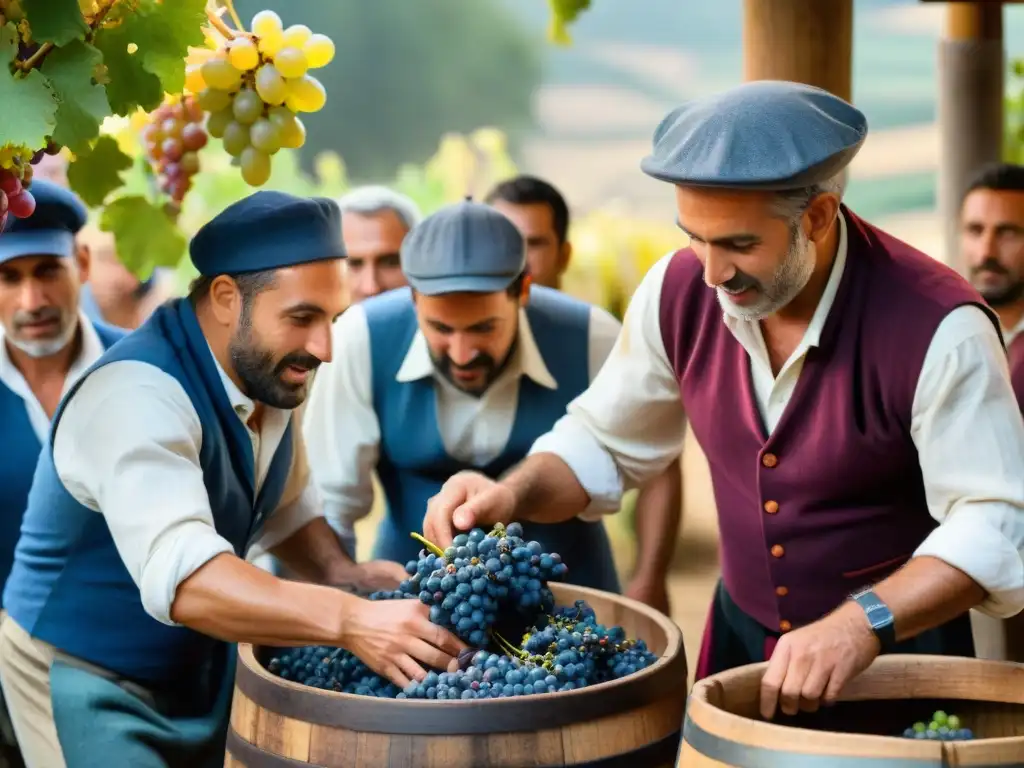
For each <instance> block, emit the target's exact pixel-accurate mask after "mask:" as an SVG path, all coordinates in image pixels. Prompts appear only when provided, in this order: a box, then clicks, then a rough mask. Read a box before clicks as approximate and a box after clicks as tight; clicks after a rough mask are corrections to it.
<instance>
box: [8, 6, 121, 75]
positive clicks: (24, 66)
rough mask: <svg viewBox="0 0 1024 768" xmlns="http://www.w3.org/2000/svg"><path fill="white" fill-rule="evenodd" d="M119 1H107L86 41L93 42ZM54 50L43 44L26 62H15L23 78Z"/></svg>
mask: <svg viewBox="0 0 1024 768" xmlns="http://www.w3.org/2000/svg"><path fill="white" fill-rule="evenodd" d="M116 3H117V0H106V2H105V3H104V4H103V5H102V6H101V7H100V10H99V12H98V13H97V14H96V15H95V16H94V17H93V19H92V21H90V22H89V23H88V26H89V32H88V33H87V34H86V40H87V41H88V42H92V39H93V37H94V36H95V34H96V31H97V30H98V29H99V28H100V25H101V24H102V23H103V20H104V19H106V18H107V14H108V13H110V11H111V9H113V7H114V5H115V4H116ZM52 50H53V43H49V42H47V43H43V44H42V45H40V46H39V47H38V48H37V49H36V50H35V53H33V54H32V55H31V56H29V57H28V58H27V59H25V60H24V61H16V62H14V66H15V68H16V69H18V70H19V71H20V74H21V76H22V77H25V76H26V75H27V74H28V73H29V72H30V71H31V70H33V69H35V68H36V67H39V66H41V65H42V63H43V59H45V58H46V56H47V54H49V53H50V51H52Z"/></svg>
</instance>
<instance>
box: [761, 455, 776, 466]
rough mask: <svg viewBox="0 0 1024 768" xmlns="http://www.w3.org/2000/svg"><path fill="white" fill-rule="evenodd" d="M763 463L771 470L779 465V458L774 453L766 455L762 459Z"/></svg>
mask: <svg viewBox="0 0 1024 768" xmlns="http://www.w3.org/2000/svg"><path fill="white" fill-rule="evenodd" d="M761 463H762V464H764V465H765V466H766V467H768V469H771V468H772V467H774V466H775V465H776V464H778V463H779V457H778V456H776V455H775V454H774V453H766V454H765V455H764V456H762V457H761Z"/></svg>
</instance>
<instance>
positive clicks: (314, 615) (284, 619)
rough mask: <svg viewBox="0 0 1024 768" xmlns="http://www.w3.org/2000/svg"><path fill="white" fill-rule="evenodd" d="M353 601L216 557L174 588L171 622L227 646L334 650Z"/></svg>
mask: <svg viewBox="0 0 1024 768" xmlns="http://www.w3.org/2000/svg"><path fill="white" fill-rule="evenodd" d="M358 600H359V598H357V597H355V596H353V595H349V594H346V593H344V592H342V591H341V590H339V589H333V588H331V587H324V586H318V585H316V584H307V583H304V582H300V581H286V580H284V579H279V578H277V577H276V576H273V575H271V574H269V573H267V572H266V571H264V570H262V569H260V568H257V567H256V566H254V565H252V564H250V563H247V562H245V561H244V560H242V559H241V558H238V557H235V556H234V555H232V554H221V555H218V556H217V557H215V558H213V559H212V560H210V561H209V562H207V563H206V564H205V565H203V566H202V567H201V568H199V569H198V570H197V571H196V572H195V573H193V574H192V575H191V576H189V577H188V578H187V579H185V581H183V582H182V583H181V584H179V585H178V590H177V593H176V594H175V599H174V604H173V605H172V607H171V619H172V620H173V621H175V622H177V623H179V624H184V625H185V626H187V627H190V628H191V629H194V630H196V631H197V632H201V633H203V634H205V635H210V636H212V637H218V638H220V639H222V640H227V641H229V642H247V643H258V644H261V645H279V646H302V645H336V644H337V642H338V638H339V637H340V636H341V631H342V628H343V627H344V625H345V621H346V615H347V614H348V613H349V611H351V610H352V608H353V606H354V605H355V604H356V603H357V601H358Z"/></svg>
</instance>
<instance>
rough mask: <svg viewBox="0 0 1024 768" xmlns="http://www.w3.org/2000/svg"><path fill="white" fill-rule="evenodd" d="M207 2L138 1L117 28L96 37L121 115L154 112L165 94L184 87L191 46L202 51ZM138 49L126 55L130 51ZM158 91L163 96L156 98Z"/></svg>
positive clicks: (110, 92)
mask: <svg viewBox="0 0 1024 768" xmlns="http://www.w3.org/2000/svg"><path fill="white" fill-rule="evenodd" d="M205 8H206V0H174V2H162V3H161V2H157V0H139V2H137V3H136V4H135V6H134V7H133V9H132V12H131V13H124V14H122V15H121V16H120V17H119V21H120V23H119V24H118V25H117V26H116V27H111V28H104V29H102V30H100V32H99V33H97V35H96V46H97V47H98V48H99V49H100V50H101V51H103V56H104V62H105V63H106V65H107V71H108V74H109V77H110V83H109V84H108V85H107V94H108V95H109V97H110V105H111V107H113V109H114V111H115V112H117V113H118V114H127V112H128V111H130V110H131V109H132V108H133V107H135V106H136V105H139V106H141V107H142V108H143V109H146V110H150V109H152V108H153V107H155V106H156V105H157V104H159V103H160V101H161V100H162V99H163V93H164V92H165V91H166V92H167V93H179V92H180V91H181V89H182V88H183V87H184V86H185V57H186V56H187V55H188V47H189V46H190V45H192V46H196V47H201V46H202V45H203V31H202V24H203V21H204V20H205V19H206V13H205ZM132 44H134V45H135V46H138V49H137V50H136V51H135V53H128V46H129V45H132ZM157 91H159V96H157V95H155V94H156V93H157Z"/></svg>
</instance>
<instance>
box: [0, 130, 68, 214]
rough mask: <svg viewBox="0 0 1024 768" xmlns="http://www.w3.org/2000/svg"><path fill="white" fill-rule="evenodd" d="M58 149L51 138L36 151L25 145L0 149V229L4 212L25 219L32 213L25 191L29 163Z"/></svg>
mask: <svg viewBox="0 0 1024 768" xmlns="http://www.w3.org/2000/svg"><path fill="white" fill-rule="evenodd" d="M60 149H61V148H60V146H59V145H58V144H54V143H53V142H52V141H48V142H47V143H46V147H45V148H44V149H40V150H39V151H38V152H32V150H30V149H28V148H26V147H10V146H8V147H2V148H0V231H2V230H3V228H4V226H5V225H6V224H7V216H8V214H9V215H11V216H14V217H15V218H18V219H25V218H28V217H29V216H31V215H32V214H33V213H34V212H35V210H36V199H35V198H34V197H33V196H32V193H31V192H30V191H29V187H31V185H32V166H33V165H35V164H36V163H38V162H39V161H40V160H42V159H43V155H56V154H57V153H58V152H60Z"/></svg>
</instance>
